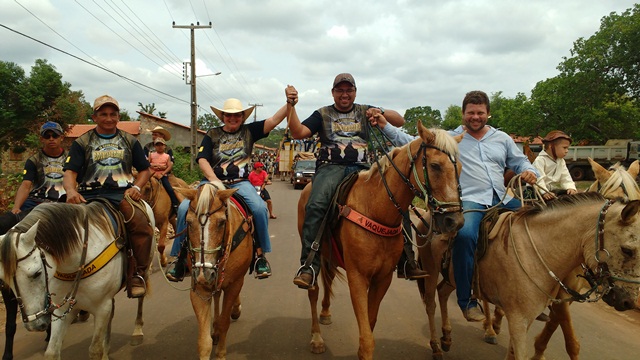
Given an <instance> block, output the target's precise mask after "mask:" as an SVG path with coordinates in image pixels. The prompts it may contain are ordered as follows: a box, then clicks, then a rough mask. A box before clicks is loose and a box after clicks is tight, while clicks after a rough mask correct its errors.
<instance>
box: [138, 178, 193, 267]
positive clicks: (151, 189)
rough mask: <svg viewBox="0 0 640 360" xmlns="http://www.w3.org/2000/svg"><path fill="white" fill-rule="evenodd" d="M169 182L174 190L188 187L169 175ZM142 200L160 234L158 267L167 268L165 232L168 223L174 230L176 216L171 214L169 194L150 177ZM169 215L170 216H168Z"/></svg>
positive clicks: (143, 190)
mask: <svg viewBox="0 0 640 360" xmlns="http://www.w3.org/2000/svg"><path fill="white" fill-rule="evenodd" d="M169 182H170V183H171V186H172V187H174V188H187V187H188V185H187V183H186V182H184V180H182V179H180V178H178V177H176V176H173V174H171V175H169ZM142 198H143V199H144V200H145V201H146V202H148V203H149V205H151V209H153V216H154V217H155V218H156V227H157V228H158V231H159V232H160V234H159V235H158V252H159V253H160V265H161V266H162V267H165V266H167V256H166V255H165V253H164V249H165V247H166V243H167V230H168V228H169V223H171V226H173V229H174V230H175V228H176V215H175V214H171V199H170V198H169V194H167V191H166V190H165V189H164V187H163V186H162V183H161V182H160V181H159V180H158V179H156V178H154V177H152V178H151V179H149V181H148V182H147V183H146V184H145V186H144V187H143V188H142ZM169 215H171V216H169Z"/></svg>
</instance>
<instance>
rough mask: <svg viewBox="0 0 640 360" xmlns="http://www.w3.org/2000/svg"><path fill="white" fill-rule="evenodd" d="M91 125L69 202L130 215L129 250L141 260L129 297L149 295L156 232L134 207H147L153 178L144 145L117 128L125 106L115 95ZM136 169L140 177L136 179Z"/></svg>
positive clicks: (101, 102)
mask: <svg viewBox="0 0 640 360" xmlns="http://www.w3.org/2000/svg"><path fill="white" fill-rule="evenodd" d="M91 119H92V120H93V122H94V123H95V124H96V127H95V128H94V129H93V130H91V131H88V132H86V133H85V134H83V135H82V136H80V137H79V138H77V139H76V140H75V141H74V142H73V144H71V149H70V150H69V157H68V158H67V161H66V163H65V165H64V178H63V184H64V189H65V190H66V191H67V202H68V203H71V204H82V203H86V202H87V201H88V200H91V199H95V198H103V199H107V200H109V202H111V203H112V204H113V205H114V206H115V207H116V208H119V209H120V212H122V214H123V215H124V217H125V219H129V221H127V222H126V228H127V233H128V234H129V244H130V246H131V251H132V253H133V259H134V260H135V266H134V269H133V275H132V276H131V277H130V278H129V279H128V280H129V282H128V284H129V286H128V296H129V297H134V298H135V297H142V296H144V295H145V293H146V280H147V279H146V275H147V269H148V267H149V264H150V263H151V246H152V244H153V228H152V227H151V224H150V223H149V219H148V218H147V214H146V213H145V212H143V211H140V210H139V209H135V207H134V206H133V204H131V203H129V202H128V201H127V200H126V199H125V196H128V197H129V198H130V199H131V200H132V201H141V198H142V195H141V194H140V188H142V187H143V186H144V185H145V184H146V183H147V181H148V180H149V178H150V177H151V171H150V170H149V161H148V160H147V158H146V157H145V156H144V150H143V149H142V145H141V144H140V142H139V141H138V139H136V138H135V137H134V136H133V135H131V134H129V133H126V132H124V131H122V130H119V129H118V128H117V125H118V122H119V121H120V105H119V104H118V101H116V99H114V98H113V97H111V96H109V95H102V96H100V97H98V98H97V99H96V100H95V101H94V103H93V115H91ZM132 168H136V170H137V171H138V176H137V177H136V178H135V179H134V178H133V174H132Z"/></svg>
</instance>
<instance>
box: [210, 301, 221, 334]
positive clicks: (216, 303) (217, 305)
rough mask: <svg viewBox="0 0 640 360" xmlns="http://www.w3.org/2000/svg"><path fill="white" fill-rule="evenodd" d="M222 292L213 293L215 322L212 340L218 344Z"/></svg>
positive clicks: (212, 324) (213, 323) (212, 326)
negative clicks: (217, 325) (217, 328)
mask: <svg viewBox="0 0 640 360" xmlns="http://www.w3.org/2000/svg"><path fill="white" fill-rule="evenodd" d="M220 295H221V294H220V292H216V293H215V294H214V295H213V322H212V323H211V340H212V341H213V345H217V344H218V340H219V334H218V332H216V323H217V322H218V319H219V318H220Z"/></svg>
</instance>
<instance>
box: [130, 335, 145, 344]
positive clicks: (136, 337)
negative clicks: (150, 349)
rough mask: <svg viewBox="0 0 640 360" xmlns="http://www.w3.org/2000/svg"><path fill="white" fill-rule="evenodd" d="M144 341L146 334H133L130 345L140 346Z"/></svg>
mask: <svg viewBox="0 0 640 360" xmlns="http://www.w3.org/2000/svg"><path fill="white" fill-rule="evenodd" d="M143 341H144V335H133V336H131V341H130V342H129V345H131V346H138V345H140V344H142V342H143Z"/></svg>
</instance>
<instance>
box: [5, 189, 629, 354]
mask: <svg viewBox="0 0 640 360" xmlns="http://www.w3.org/2000/svg"><path fill="white" fill-rule="evenodd" d="M269 191H270V193H271V196H272V197H273V201H274V211H275V213H276V215H278V219H275V220H270V221H271V223H270V231H271V236H272V239H271V241H272V244H273V253H271V254H269V256H268V258H269V260H270V262H271V265H272V267H273V276H272V277H271V278H269V279H267V280H256V279H254V278H253V277H249V276H248V277H247V279H246V281H245V286H244V289H243V291H242V294H241V297H242V302H243V307H242V316H241V317H240V319H239V320H238V321H235V322H233V323H232V324H231V328H230V330H229V334H228V347H227V350H228V356H227V357H228V359H251V360H253V359H282V360H287V359H295V360H298V359H314V360H320V359H357V348H358V331H357V326H356V321H355V316H354V315H353V310H352V307H351V301H350V299H349V293H348V288H347V286H346V284H345V283H340V282H339V283H337V284H336V286H335V298H334V300H333V307H332V309H333V324H331V325H328V326H322V330H323V335H324V339H325V342H326V345H327V351H326V352H325V353H324V354H321V355H314V354H311V353H310V352H309V345H308V344H309V341H310V319H309V317H310V312H309V305H308V300H307V294H306V292H305V291H302V290H300V289H298V288H297V287H295V286H294V285H293V284H292V283H291V280H292V279H293V276H294V273H295V271H296V269H297V267H298V258H299V252H300V245H299V238H298V235H297V231H296V226H295V223H296V216H297V215H296V206H297V205H296V204H297V200H298V197H299V193H300V190H294V189H293V187H292V186H291V185H290V184H289V183H288V182H281V181H280V180H276V181H274V184H273V185H271V186H270V187H269ZM169 248H170V247H167V252H168V251H169ZM156 264H157V262H156ZM174 286H175V287H178V288H182V289H184V288H187V287H188V286H189V281H185V282H183V283H179V284H177V285H176V284H174V283H168V282H166V281H165V280H164V278H163V277H162V274H161V273H160V272H159V271H158V270H157V265H156V271H155V272H154V273H153V275H152V293H151V295H150V296H149V297H148V299H147V301H146V304H145V327H144V330H145V339H144V343H143V344H142V345H140V346H136V347H134V346H130V345H129V343H128V342H129V337H130V334H131V332H132V330H133V321H134V317H135V311H136V304H137V302H136V301H133V300H129V299H127V298H126V296H125V295H124V294H123V293H120V294H118V296H117V297H116V313H115V317H114V320H113V328H112V335H111V351H110V358H111V359H127V360H128V359H131V360H143V359H195V358H197V349H196V347H197V345H196V336H197V324H196V321H195V316H194V314H193V310H192V308H191V304H190V301H189V295H188V293H187V292H186V291H181V290H178V289H176V288H174ZM454 299H455V295H453V296H452V297H451V299H450V300H449V301H450V303H449V308H450V309H451V311H452V314H451V320H452V326H453V339H454V343H453V347H452V348H451V351H450V352H449V353H447V354H446V356H445V358H446V359H502V358H504V356H505V354H506V351H507V345H508V336H507V334H506V333H503V334H501V335H500V336H499V339H498V345H488V344H485V343H484V342H483V341H482V335H483V331H482V327H481V325H480V324H475V323H467V322H466V321H464V319H463V318H462V314H461V313H460V311H458V310H457V308H456V306H455V301H454ZM572 315H573V318H574V324H575V325H576V328H577V334H578V338H579V339H580V341H581V344H582V347H581V358H582V359H598V360H601V359H610V360H621V359H637V358H638V357H639V356H640V355H639V354H640V313H639V312H631V313H617V312H615V311H614V310H612V309H610V308H608V307H606V305H604V304H603V303H597V304H574V305H573V306H572ZM438 321H439V316H438ZM92 327H93V319H90V320H89V321H88V322H86V323H78V324H74V325H72V326H71V328H70V331H69V333H68V335H67V337H66V340H65V343H64V347H63V351H62V355H63V358H65V359H86V358H87V357H88V348H89V344H90V341H91V331H92ZM541 327H542V324H541V323H536V324H534V326H533V327H532V329H531V331H530V333H529V345H528V347H527V350H528V352H529V354H532V353H533V340H532V339H533V336H534V334H537V333H538V332H539V330H540V329H541ZM437 328H440V325H439V324H438V326H437ZM504 328H505V329H506V324H505V326H504ZM2 331H4V329H2ZM428 331H429V330H428V324H427V317H426V314H425V311H424V308H423V306H422V302H421V300H420V298H419V295H418V291H417V288H416V285H415V283H413V282H409V281H405V280H398V279H394V281H393V283H392V284H391V287H390V289H389V292H388V293H387V295H386V297H385V299H384V300H383V303H382V307H381V309H380V316H379V319H378V323H377V326H376V329H375V332H374V335H375V338H376V350H375V358H376V359H405V360H412V359H430V358H431V350H430V348H429V346H428V339H429V334H428ZM0 337H1V339H0V346H2V347H3V346H4V336H0ZM45 346H46V343H45V342H44V334H43V333H28V332H27V331H25V329H24V327H23V326H21V325H20V326H19V330H18V334H17V335H16V341H15V358H16V359H41V358H42V354H43V352H44V349H45ZM212 358H215V356H212ZM567 358H568V357H567V355H566V353H565V350H564V343H563V340H562V336H561V334H560V333H556V334H555V335H554V337H553V338H552V340H551V344H550V348H549V350H548V352H547V359H550V360H551V359H567Z"/></svg>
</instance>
